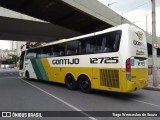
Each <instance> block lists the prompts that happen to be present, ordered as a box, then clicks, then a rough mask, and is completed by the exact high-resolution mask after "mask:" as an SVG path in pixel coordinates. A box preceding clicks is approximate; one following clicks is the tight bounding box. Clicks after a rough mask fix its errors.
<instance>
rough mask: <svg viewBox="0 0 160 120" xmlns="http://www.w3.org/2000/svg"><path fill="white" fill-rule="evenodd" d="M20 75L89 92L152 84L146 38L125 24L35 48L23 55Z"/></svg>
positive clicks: (123, 90) (139, 30)
mask: <svg viewBox="0 0 160 120" xmlns="http://www.w3.org/2000/svg"><path fill="white" fill-rule="evenodd" d="M19 74H20V76H21V77H26V78H32V79H38V80H45V81H53V82H58V83H63V84H65V85H66V87H67V88H68V89H70V90H74V89H77V88H79V89H80V90H81V91H82V92H86V93H89V92H91V90H92V89H99V90H106V91H115V92H122V93H127V92H131V91H135V90H138V89H142V88H144V87H146V86H147V81H148V52H147V43H146V36H145V33H144V32H143V31H142V30H141V29H138V28H136V27H135V26H133V25H129V24H124V25H119V26H116V27H112V28H109V29H106V30H103V31H100V32H95V33H91V34H87V35H82V36H79V37H74V38H70V39H63V40H59V41H56V42H53V43H49V44H47V45H45V46H41V47H38V48H31V49H28V50H26V51H23V52H22V54H21V58H20V70H19Z"/></svg>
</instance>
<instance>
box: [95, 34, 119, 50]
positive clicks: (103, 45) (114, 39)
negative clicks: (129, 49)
mask: <svg viewBox="0 0 160 120" xmlns="http://www.w3.org/2000/svg"><path fill="white" fill-rule="evenodd" d="M120 37H121V31H114V32H110V33H105V34H102V35H97V36H95V38H96V43H97V48H96V53H104V52H105V53H106V52H117V51H118V50H119V44H120Z"/></svg>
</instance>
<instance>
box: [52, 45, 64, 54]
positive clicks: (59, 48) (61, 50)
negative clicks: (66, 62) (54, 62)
mask: <svg viewBox="0 0 160 120" xmlns="http://www.w3.org/2000/svg"><path fill="white" fill-rule="evenodd" d="M65 49H66V47H65V44H64V43H62V44H57V45H54V46H53V54H52V56H53V57H58V56H64V55H65Z"/></svg>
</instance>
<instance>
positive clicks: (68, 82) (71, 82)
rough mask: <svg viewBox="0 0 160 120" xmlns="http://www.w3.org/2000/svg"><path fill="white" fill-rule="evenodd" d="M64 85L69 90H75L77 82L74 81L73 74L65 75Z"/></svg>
mask: <svg viewBox="0 0 160 120" xmlns="http://www.w3.org/2000/svg"><path fill="white" fill-rule="evenodd" d="M65 85H66V87H67V89H69V90H76V89H77V88H78V85H77V82H76V81H75V79H74V77H73V75H67V76H66V78H65Z"/></svg>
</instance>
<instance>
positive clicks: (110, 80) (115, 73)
mask: <svg viewBox="0 0 160 120" xmlns="http://www.w3.org/2000/svg"><path fill="white" fill-rule="evenodd" d="M100 85H101V86H107V87H114V88H119V70H103V69H101V70H100Z"/></svg>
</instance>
